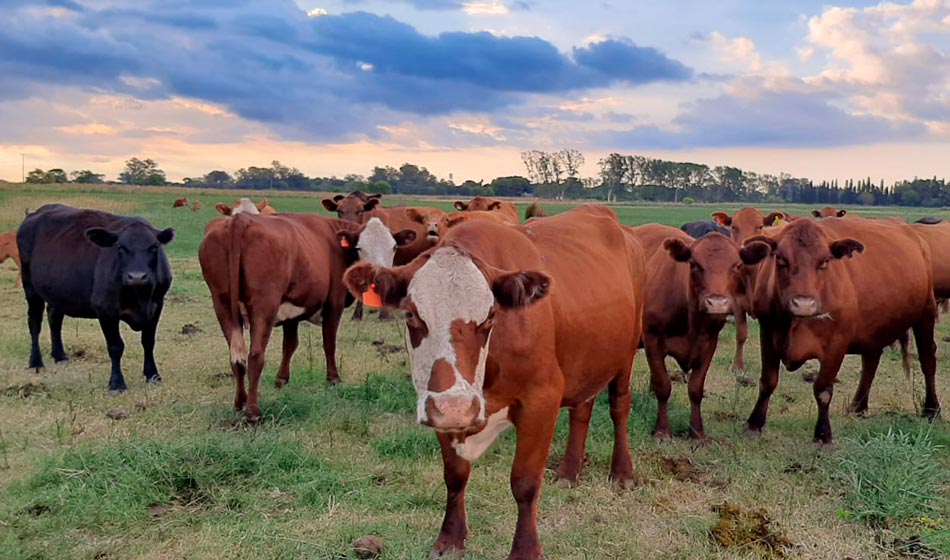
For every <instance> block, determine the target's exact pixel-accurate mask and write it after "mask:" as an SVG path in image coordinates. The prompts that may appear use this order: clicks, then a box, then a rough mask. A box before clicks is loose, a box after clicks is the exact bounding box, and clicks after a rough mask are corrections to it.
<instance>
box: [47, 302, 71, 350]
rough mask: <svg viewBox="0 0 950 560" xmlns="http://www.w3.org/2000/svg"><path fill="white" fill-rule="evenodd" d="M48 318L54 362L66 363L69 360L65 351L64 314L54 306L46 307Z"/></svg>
mask: <svg viewBox="0 0 950 560" xmlns="http://www.w3.org/2000/svg"><path fill="white" fill-rule="evenodd" d="M46 317H47V319H49V338H50V342H51V343H52V344H51V346H52V348H51V349H52V352H50V354H51V355H52V356H53V361H54V362H56V363H59V362H65V361H66V360H68V359H69V356H67V355H66V350H64V349H63V317H64V315H63V312H62V311H59V310H58V309H54V308H53V307H52V306H47V307H46Z"/></svg>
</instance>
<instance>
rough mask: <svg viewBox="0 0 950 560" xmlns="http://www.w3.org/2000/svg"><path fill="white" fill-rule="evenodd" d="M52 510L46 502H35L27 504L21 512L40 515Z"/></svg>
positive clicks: (34, 515)
mask: <svg viewBox="0 0 950 560" xmlns="http://www.w3.org/2000/svg"><path fill="white" fill-rule="evenodd" d="M50 511H51V510H50V508H49V506H47V505H46V504H33V505H31V506H27V507H25V508H23V509H21V510H20V512H19V513H20V514H21V515H30V516H33V517H39V516H41V515H43V514H46V513H49V512H50Z"/></svg>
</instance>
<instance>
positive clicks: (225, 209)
mask: <svg viewBox="0 0 950 560" xmlns="http://www.w3.org/2000/svg"><path fill="white" fill-rule="evenodd" d="M214 208H215V210H217V211H218V212H219V213H220V214H223V215H225V216H230V215H231V207H230V206H228V205H227V204H225V203H223V202H219V203H217V204H215V205H214Z"/></svg>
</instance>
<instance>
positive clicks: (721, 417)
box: [712, 410, 739, 422]
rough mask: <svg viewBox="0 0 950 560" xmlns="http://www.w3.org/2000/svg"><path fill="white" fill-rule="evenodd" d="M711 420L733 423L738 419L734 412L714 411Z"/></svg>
mask: <svg viewBox="0 0 950 560" xmlns="http://www.w3.org/2000/svg"><path fill="white" fill-rule="evenodd" d="M712 415H713V418H715V419H716V420H718V421H720V422H735V421H736V420H738V419H739V415H738V414H736V413H735V412H730V411H728V410H715V411H713V414H712Z"/></svg>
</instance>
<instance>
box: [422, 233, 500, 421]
mask: <svg viewBox="0 0 950 560" xmlns="http://www.w3.org/2000/svg"><path fill="white" fill-rule="evenodd" d="M407 293H408V295H409V297H411V298H412V302H413V303H414V304H415V306H416V311H417V312H418V314H419V318H420V319H422V321H423V322H425V324H426V327H427V328H428V331H429V332H428V335H427V336H426V337H425V338H423V339H422V341H421V342H420V344H419V346H418V347H416V348H412V345H411V344H409V343H408V336H409V335H408V332H407V334H406V337H407V346H408V347H409V360H410V362H411V364H412V381H413V384H414V385H415V387H416V393H417V394H418V395H419V401H418V406H417V415H418V419H419V421H420V422H421V421H425V420H426V411H425V402H426V399H427V398H429V397H430V396H431V397H432V398H434V399H439V398H441V397H446V396H449V395H452V396H460V395H470V396H471V397H472V398H476V399H479V400H480V401H481V404H482V406H481V408H480V410H481V411H482V412H481V414H484V410H485V406H484V405H485V399H484V396H483V395H482V386H483V385H484V383H485V363H486V361H487V360H488V348H489V346H490V344H491V334H490V333H489V336H488V339H487V341H486V343H485V347H484V348H482V349H480V351H479V356H478V364H476V366H475V372H474V373H475V381H474V383H469V382H468V381H466V380H465V378H464V377H462V374H461V373H460V372H459V370H458V359H457V357H456V355H455V348H454V346H453V345H452V334H451V327H452V323H454V322H455V321H462V322H463V323H468V322H472V323H475V324H477V325H478V324H481V323H484V322H485V320H486V319H488V313H489V312H490V311H491V308H492V306H493V305H494V303H495V296H494V294H492V291H491V288H490V287H489V285H488V280H487V279H486V278H485V276H484V275H483V274H482V272H481V271H480V270H479V269H478V267H477V266H475V263H473V262H472V259H471V258H469V257H466V256H464V255H462V254H461V253H460V252H459V251H458V250H457V249H455V248H453V247H443V248H441V249H439V250H437V251H436V252H435V253H433V255H432V257H431V258H430V259H429V261H428V262H427V263H426V264H424V265H423V266H422V267H421V268H419V270H418V271H417V272H416V274H415V275H414V276H413V278H412V281H411V282H410V283H409V288H408V292H407ZM437 360H445V361H446V362H447V363H448V364H449V365H450V366H452V369H453V370H454V372H455V384H454V385H452V386H451V387H450V388H449V389H447V390H446V391H442V392H441V393H434V392H430V391H429V378H430V377H431V376H432V366H433V365H434V364H435V362H436V361H437Z"/></svg>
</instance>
